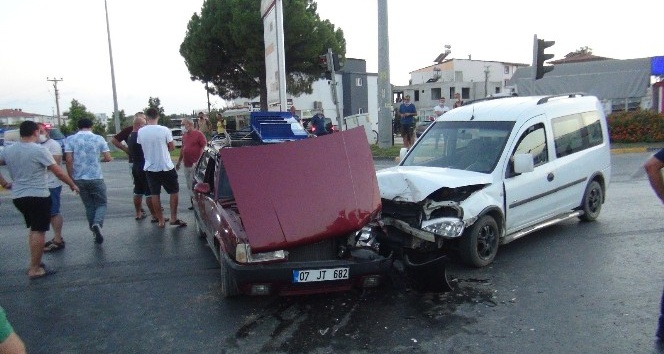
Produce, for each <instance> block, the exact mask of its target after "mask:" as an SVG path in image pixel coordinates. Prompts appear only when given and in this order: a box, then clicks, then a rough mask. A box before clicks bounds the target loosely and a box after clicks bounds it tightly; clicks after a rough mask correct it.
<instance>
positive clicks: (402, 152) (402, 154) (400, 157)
mask: <svg viewBox="0 0 664 354" xmlns="http://www.w3.org/2000/svg"><path fill="white" fill-rule="evenodd" d="M407 153H408V149H406V148H401V150H399V162H401V161H403V159H404V158H405V157H406V154H407Z"/></svg>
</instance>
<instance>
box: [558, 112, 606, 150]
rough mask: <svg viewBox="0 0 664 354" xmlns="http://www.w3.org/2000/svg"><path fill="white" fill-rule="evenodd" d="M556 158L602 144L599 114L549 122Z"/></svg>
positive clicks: (574, 115)
mask: <svg viewBox="0 0 664 354" xmlns="http://www.w3.org/2000/svg"><path fill="white" fill-rule="evenodd" d="M551 125H552V128H553V137H554V144H555V146H556V156H557V157H563V156H567V155H570V154H573V153H575V152H579V151H582V150H585V149H588V148H590V147H593V146H597V145H600V144H602V143H603V142H604V136H603V135H602V125H601V123H600V115H599V112H596V111H592V112H585V113H578V114H572V115H569V116H564V117H559V118H554V119H552V120H551Z"/></svg>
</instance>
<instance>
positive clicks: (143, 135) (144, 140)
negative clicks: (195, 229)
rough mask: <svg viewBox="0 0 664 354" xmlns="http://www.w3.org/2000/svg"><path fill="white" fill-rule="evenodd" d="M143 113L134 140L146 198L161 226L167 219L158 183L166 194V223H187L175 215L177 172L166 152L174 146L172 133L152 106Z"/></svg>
mask: <svg viewBox="0 0 664 354" xmlns="http://www.w3.org/2000/svg"><path fill="white" fill-rule="evenodd" d="M145 115H146V116H147V125H146V126H144V127H143V128H141V129H140V130H139V131H138V136H137V138H136V142H137V143H138V144H141V146H142V147H143V155H144V158H145V165H144V167H143V169H144V170H145V176H146V177H147V180H148V186H149V187H150V194H151V195H152V196H151V198H150V199H151V202H152V206H153V209H154V213H155V216H156V218H157V222H158V226H159V227H165V226H166V221H168V220H169V219H166V218H164V213H163V212H162V210H161V200H160V198H159V194H160V193H161V187H162V186H163V187H164V190H166V193H168V194H169V196H170V200H169V206H170V209H171V218H170V221H171V223H170V224H171V225H173V226H187V223H186V222H184V221H182V220H180V219H178V196H179V192H180V185H179V184H178V173H177V171H176V170H175V165H174V164H173V159H171V154H170V152H171V151H173V150H174V149H175V144H174V143H173V134H172V133H171V130H170V129H168V128H166V127H164V126H161V125H159V111H158V110H157V109H156V108H154V107H150V108H148V110H147V112H145Z"/></svg>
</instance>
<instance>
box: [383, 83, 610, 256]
mask: <svg viewBox="0 0 664 354" xmlns="http://www.w3.org/2000/svg"><path fill="white" fill-rule="evenodd" d="M610 177H611V160H610V151H609V135H608V128H607V122H606V117H605V116H604V110H603V107H602V104H601V103H600V102H599V100H598V99H597V98H596V97H592V96H584V95H581V94H570V95H558V96H547V97H503V98H500V97H494V98H490V99H486V100H483V101H481V102H474V103H473V102H469V103H467V104H465V105H464V106H462V107H459V108H456V109H454V110H451V111H449V112H447V113H445V118H444V119H442V117H441V118H439V119H437V120H436V121H435V122H434V123H432V125H431V127H429V129H428V130H427V131H426V132H425V133H424V135H422V136H421V137H420V138H419V139H418V140H417V142H416V143H415V145H414V146H413V147H412V148H411V149H410V150H408V151H406V150H405V149H402V151H401V162H400V163H399V165H398V166H395V167H392V168H389V169H385V170H381V171H379V172H378V173H377V178H378V185H379V187H380V193H381V199H382V206H383V209H382V221H383V222H384V224H385V225H386V227H387V231H388V232H387V237H388V240H389V241H388V242H391V243H393V244H397V245H398V244H401V245H404V248H406V252H410V253H411V254H416V255H417V257H418V258H419V259H420V260H422V261H425V260H430V259H436V258H437V257H441V256H443V255H445V254H448V253H450V252H455V253H457V254H458V255H460V256H461V258H462V259H463V260H464V261H465V262H466V263H468V264H470V265H473V266H476V267H483V266H486V265H488V264H490V263H491V262H493V260H494V258H495V257H496V254H497V251H498V246H499V244H506V243H509V242H511V241H513V240H515V239H518V238H519V237H522V236H524V235H527V234H529V233H532V232H533V231H536V230H539V229H541V228H543V227H545V226H548V225H551V224H555V223H558V222H561V221H563V220H567V219H570V218H575V217H578V218H580V219H581V220H583V221H593V220H595V219H596V218H597V217H598V216H599V214H600V211H601V209H602V204H603V203H604V200H605V194H606V189H607V187H608V185H609V181H610Z"/></svg>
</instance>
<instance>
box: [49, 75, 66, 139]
mask: <svg viewBox="0 0 664 354" xmlns="http://www.w3.org/2000/svg"><path fill="white" fill-rule="evenodd" d="M46 81H52V82H53V88H54V89H55V108H56V109H57V110H58V127H61V126H62V122H61V121H60V93H59V92H58V82H59V81H62V78H60V79H56V78H55V77H53V78H52V79H49V78H48V77H47V78H46Z"/></svg>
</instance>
